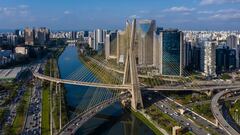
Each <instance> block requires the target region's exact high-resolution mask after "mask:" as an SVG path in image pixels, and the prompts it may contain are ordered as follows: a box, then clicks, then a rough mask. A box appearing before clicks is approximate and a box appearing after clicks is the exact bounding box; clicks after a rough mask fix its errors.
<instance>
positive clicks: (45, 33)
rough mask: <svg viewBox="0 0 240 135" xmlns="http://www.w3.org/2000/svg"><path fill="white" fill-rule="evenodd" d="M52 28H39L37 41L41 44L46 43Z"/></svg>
mask: <svg viewBox="0 0 240 135" xmlns="http://www.w3.org/2000/svg"><path fill="white" fill-rule="evenodd" d="M49 36H50V30H49V29H47V28H45V27H42V28H39V29H38V31H37V37H36V41H37V42H38V44H39V45H46V43H47V41H48V40H49Z"/></svg>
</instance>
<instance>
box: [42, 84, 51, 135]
mask: <svg viewBox="0 0 240 135" xmlns="http://www.w3.org/2000/svg"><path fill="white" fill-rule="evenodd" d="M42 92H43V93H42V96H43V98H42V135H49V134H50V102H49V96H50V93H49V87H48V88H44V89H43V91H42Z"/></svg>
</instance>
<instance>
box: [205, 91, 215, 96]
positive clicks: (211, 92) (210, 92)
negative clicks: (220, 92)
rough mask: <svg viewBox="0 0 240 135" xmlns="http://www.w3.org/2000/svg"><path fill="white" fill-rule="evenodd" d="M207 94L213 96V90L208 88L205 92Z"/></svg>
mask: <svg viewBox="0 0 240 135" xmlns="http://www.w3.org/2000/svg"><path fill="white" fill-rule="evenodd" d="M204 93H205V94H206V95H207V96H209V97H211V96H212V95H213V90H208V91H205V92H204Z"/></svg>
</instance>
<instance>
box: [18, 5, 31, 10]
mask: <svg viewBox="0 0 240 135" xmlns="http://www.w3.org/2000/svg"><path fill="white" fill-rule="evenodd" d="M18 7H19V8H22V9H26V8H28V7H29V6H28V5H19V6H18Z"/></svg>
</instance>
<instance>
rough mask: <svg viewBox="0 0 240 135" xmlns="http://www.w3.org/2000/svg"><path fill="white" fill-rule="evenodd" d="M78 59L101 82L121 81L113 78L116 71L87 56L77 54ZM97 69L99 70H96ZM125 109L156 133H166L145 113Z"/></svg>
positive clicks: (165, 134)
mask: <svg viewBox="0 0 240 135" xmlns="http://www.w3.org/2000/svg"><path fill="white" fill-rule="evenodd" d="M79 59H80V60H81V62H82V63H83V64H84V65H85V66H86V67H87V68H88V69H89V70H90V71H91V72H92V73H93V74H95V76H96V77H97V78H98V79H99V80H101V81H102V82H104V83H115V84H120V83H121V81H120V80H118V81H116V78H115V76H116V75H117V76H119V74H118V73H115V72H111V71H109V70H104V69H103V68H101V67H99V66H98V65H97V64H96V63H94V62H92V61H91V60H89V59H88V58H87V57H84V56H81V55H79ZM99 70H100V71H101V72H97V71H99ZM113 80H114V81H113ZM127 110H129V112H131V113H132V114H133V115H134V116H135V117H137V118H138V119H139V120H141V121H142V122H143V123H144V124H145V125H147V126H148V127H149V128H150V129H151V130H152V131H153V132H154V133H155V134H156V135H168V133H167V131H165V130H164V129H162V128H160V127H159V126H156V124H155V123H153V122H152V121H151V120H149V118H147V117H146V115H143V114H142V113H141V112H139V111H135V110H132V109H131V108H127Z"/></svg>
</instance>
